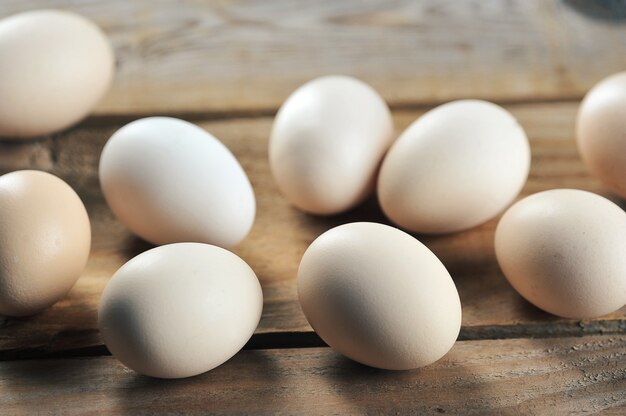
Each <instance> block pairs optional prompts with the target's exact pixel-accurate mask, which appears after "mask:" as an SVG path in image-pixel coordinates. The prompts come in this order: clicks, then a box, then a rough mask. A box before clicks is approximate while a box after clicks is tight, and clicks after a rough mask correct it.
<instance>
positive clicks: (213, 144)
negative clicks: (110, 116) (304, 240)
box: [100, 117, 256, 247]
mask: <svg viewBox="0 0 626 416" xmlns="http://www.w3.org/2000/svg"><path fill="white" fill-rule="evenodd" d="M100 184H101V186H102V191H103V193H104V196H105V197H106V200H107V202H108V204H109V206H110V207H111V210H112V211H113V212H114V213H115V215H116V216H117V218H118V219H119V220H120V221H121V222H122V223H124V224H125V225H126V226H127V227H128V228H129V229H130V230H131V231H133V232H134V233H135V234H137V235H138V236H140V237H141V238H143V239H145V240H147V241H149V242H151V243H154V244H169V243H177V242H185V241H192V242H200V243H208V244H215V245H218V246H221V247H231V246H233V245H235V244H237V243H239V242H240V241H241V240H243V239H244V238H245V236H246V235H247V234H248V232H249V231H250V228H252V224H253V222H254V216H255V211H256V202H255V198H254V191H253V190H252V185H251V184H250V181H249V180H248V177H247V176H246V173H245V172H244V170H243V169H242V167H241V165H240V164H239V162H238V161H237V159H235V157H234V156H233V154H232V153H231V152H230V151H229V150H228V149H227V148H226V146H224V145H223V144H222V143H221V142H220V141H219V140H217V139H216V138H215V137H213V136H212V135H211V134H209V133H208V132H206V131H205V130H203V129H201V128H200V127H198V126H196V125H194V124H191V123H188V122H186V121H183V120H178V119H174V118H169V117H149V118H144V119H140V120H136V121H133V122H132V123H130V124H127V125H126V126H124V127H122V128H121V129H120V130H118V131H117V132H116V133H115V134H114V135H113V136H112V137H111V139H110V140H109V141H108V142H107V144H106V145H105V147H104V149H103V150H102V155H101V157H100Z"/></svg>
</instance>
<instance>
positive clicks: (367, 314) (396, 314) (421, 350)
mask: <svg viewBox="0 0 626 416" xmlns="http://www.w3.org/2000/svg"><path fill="white" fill-rule="evenodd" d="M298 296H299V298H300V304H301V305H302V310H303V311H304V314H305V315H306V318H307V320H308V321H309V323H310V324H311V326H312V327H313V329H314V330H315V331H316V332H317V333H318V334H319V336H320V337H321V338H322V339H323V340H324V341H325V342H326V343H328V345H330V346H331V347H332V348H333V349H335V350H336V351H338V352H340V353H342V354H344V355H345V356H347V357H349V358H351V359H353V360H355V361H358V362H360V363H362V364H366V365H369V366H373V367H378V368H384V369H392V370H405V369H411V368H417V367H422V366H425V365H428V364H431V363H433V362H435V361H437V360H438V359H440V358H441V357H442V356H444V355H445V354H446V353H447V352H448V350H450V348H451V347H452V345H453V344H454V342H455V341H456V338H457V336H458V334H459V330H460V328H461V303H460V300H459V294H458V292H457V290H456V287H455V286H454V282H453V281H452V278H451V277H450V274H448V271H447V270H446V268H445V267H444V265H443V264H442V263H441V262H440V261H439V259H438V258H437V257H436V256H435V255H434V254H433V253H432V252H431V251H430V250H429V249H428V248H427V247H426V246H424V245H423V244H422V243H420V242H419V241H417V240H416V239H415V238H413V237H412V236H410V235H409V234H407V233H405V232H403V231H400V230H398V229H396V228H393V227H389V226H387V225H382V224H375V223H367V222H362V223H351V224H345V225H341V226H339V227H335V228H333V229H331V230H329V231H327V232H325V233H324V234H322V235H321V236H319V237H318V238H317V239H316V240H315V241H313V243H312V244H311V246H310V247H309V248H308V249H307V250H306V252H305V253H304V257H303V258H302V261H301V263H300V268H299V270H298Z"/></svg>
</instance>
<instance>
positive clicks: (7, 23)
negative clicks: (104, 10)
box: [0, 10, 114, 139]
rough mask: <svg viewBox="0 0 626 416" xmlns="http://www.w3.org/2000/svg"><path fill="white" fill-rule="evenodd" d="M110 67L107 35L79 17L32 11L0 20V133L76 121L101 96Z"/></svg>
mask: <svg viewBox="0 0 626 416" xmlns="http://www.w3.org/2000/svg"><path fill="white" fill-rule="evenodd" d="M113 70H114V58H113V52H112V49H111V46H110V44H109V42H108V40H107V38H106V36H105V35H104V33H103V32H102V31H101V30H100V28H98V27H97V26H96V25H95V24H94V23H92V22H91V21H89V20H87V19H86V18H84V17H82V16H79V15H77V14H74V13H70V12H66V11H60V10H34V11H28V12H24V13H19V14H16V15H13V16H9V17H6V18H4V19H2V20H0V74H1V75H0V97H1V98H0V136H2V137H5V138H13V139H16V138H23V137H34V136H40V135H45V134H49V133H53V132H55V131H58V130H62V129H64V128H66V127H69V126H70V125H72V124H74V123H77V122H78V121H80V120H81V119H82V118H84V117H85V116H86V115H87V114H88V113H89V112H90V111H91V109H92V108H93V107H94V106H95V105H96V104H97V102H98V101H99V100H100V99H101V98H102V97H103V96H104V94H105V93H106V91H107V90H108V88H109V85H110V84H111V80H112V78H113Z"/></svg>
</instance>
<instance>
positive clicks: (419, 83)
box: [0, 0, 626, 114]
mask: <svg viewBox="0 0 626 416" xmlns="http://www.w3.org/2000/svg"><path fill="white" fill-rule="evenodd" d="M568 4H571V2H569V3H568V2H564V1H559V0H549V1H545V0H516V1H499V0H489V1H485V0H466V1H462V2H459V1H456V0H446V1H441V0H426V1H419V2H416V1H412V0H396V1H393V2H380V1H375V0H366V1H362V0H350V1H341V2H337V1H334V0H324V1H314V2H306V1H295V2H294V1H291V0H272V1H264V2H257V1H254V0H244V1H234V0H231V1H220V2H199V1H195V0H181V1H172V0H135V1H126V0H111V1H107V2H102V1H99V0H80V1H76V0H58V1H55V2H53V3H51V2H50V1H49V0H3V1H2V2H0V17H3V16H7V15H10V14H12V13H16V12H20V11H23V10H28V9H36V8H42V7H45V8H49V7H51V6H52V7H56V8H64V9H69V10H73V11H76V12H79V13H81V14H83V15H85V16H87V17H89V18H91V19H93V20H94V21H95V22H97V23H98V24H99V25H100V26H101V27H102V28H103V29H104V30H105V31H106V33H107V34H108V35H109V37H110V38H111V41H112V43H113V45H114V47H115V51H116V56H117V78H116V80H115V85H114V86H113V88H112V90H111V92H110V93H109V95H108V96H107V97H106V99H104V101H103V102H102V103H101V105H100V106H99V107H98V109H97V113H98V114H129V113H132V114H146V113H170V114H173V113H183V112H194V113H219V114H222V113H235V114H249V113H251V112H252V113H254V112H259V111H261V112H267V111H268V110H273V109H276V108H277V107H278V106H279V105H280V103H281V102H282V101H283V100H284V99H285V97H286V96H287V95H288V94H289V93H290V92H291V91H293V90H294V89H295V88H296V87H297V86H299V85H300V84H302V83H303V82H305V81H307V80H309V79H311V78H314V77H317V76H320V75H323V74H334V73H341V74H348V75H354V76H357V77H359V78H362V79H363V80H365V81H366V82H368V83H370V84H371V85H373V86H374V87H375V88H376V89H377V90H379V91H380V92H381V94H382V95H383V96H384V97H385V98H386V99H387V100H388V101H389V102H390V103H391V104H392V105H393V106H400V107H402V106H406V105H413V104H415V103H430V104H432V103H433V102H440V101H445V100H449V99H452V98H459V97H477V98H478V97H482V98H488V99H492V100H499V101H516V102H517V101H520V100H530V99H532V100H555V99H556V100H560V99H563V98H580V97H581V96H582V95H583V94H584V93H585V92H586V91H587V90H588V89H589V88H590V87H591V86H592V85H593V84H595V83H596V82H597V81H598V80H599V79H601V78H604V77H605V76H607V75H609V74H611V73H614V72H618V71H622V70H624V69H625V68H626V24H624V22H623V21H619V20H616V21H610V20H608V21H607V20H606V19H604V20H603V19H598V18H590V17H588V16H587V15H585V14H584V13H581V12H580V11H578V10H576V9H574V8H572V7H569V5H568ZM583 9H584V8H583Z"/></svg>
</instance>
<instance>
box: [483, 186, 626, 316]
mask: <svg viewBox="0 0 626 416" xmlns="http://www.w3.org/2000/svg"><path fill="white" fill-rule="evenodd" d="M495 248H496V256H497V258H498V263H499V264H500V267H501V268H502V271H503V272H504V275H505V276H506V278H507V279H508V281H509V282H510V283H511V285H512V286H513V287H514V288H515V290H517V292H519V294H520V295H522V296H523V297H524V298H526V299H527V300H528V301H530V302H531V303H533V304H534V305H535V306H537V307H539V308H541V309H543V310H545V311H547V312H550V313H552V314H554V315H558V316H562V317H566V318H577V319H582V318H593V317H597V316H601V315H605V314H607V313H610V312H613V311H615V310H617V309H619V308H621V307H622V306H623V305H624V304H625V303H626V213H625V212H624V211H623V210H622V209H621V208H620V207H618V206H617V205H615V204H614V203H612V202H611V201H609V200H608V199H605V198H603V197H601V196H599V195H596V194H593V193H590V192H586V191H580V190H575V189H553V190H549V191H544V192H539V193H537V194H534V195H531V196H528V197H526V198H524V199H522V200H520V201H518V202H517V203H515V204H514V205H513V206H512V207H511V208H509V209H508V210H507V211H506V213H505V214H504V215H503V216H502V219H501V220H500V223H499V224H498V227H497V229H496V236H495Z"/></svg>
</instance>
